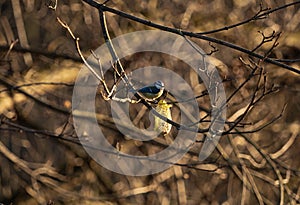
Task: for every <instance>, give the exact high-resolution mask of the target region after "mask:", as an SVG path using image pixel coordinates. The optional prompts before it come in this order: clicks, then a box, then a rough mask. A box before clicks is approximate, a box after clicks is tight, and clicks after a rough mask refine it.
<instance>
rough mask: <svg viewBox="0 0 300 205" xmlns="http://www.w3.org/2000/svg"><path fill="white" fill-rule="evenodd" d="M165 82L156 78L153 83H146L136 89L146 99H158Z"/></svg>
mask: <svg viewBox="0 0 300 205" xmlns="http://www.w3.org/2000/svg"><path fill="white" fill-rule="evenodd" d="M164 89H165V84H164V83H163V82H162V81H160V80H158V81H156V82H154V83H153V84H150V85H147V86H145V87H142V88H140V89H138V90H137V92H139V93H140V94H141V95H143V96H144V97H145V98H146V99H148V100H156V99H158V98H159V97H160V96H161V95H162V94H163V92H164Z"/></svg>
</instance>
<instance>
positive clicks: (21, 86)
mask: <svg viewBox="0 0 300 205" xmlns="http://www.w3.org/2000/svg"><path fill="white" fill-rule="evenodd" d="M49 3H50V2H48V1H34V0H0V12H1V15H0V16H1V17H0V45H1V53H0V57H1V59H0V120H1V121H0V202H1V203H4V204H47V203H48V204H203V205H205V204H214V205H217V204H223V205H229V204H258V202H261V201H263V202H264V203H265V204H279V202H280V200H281V198H282V197H281V196H280V194H281V192H280V186H279V183H281V184H283V186H284V190H283V196H284V200H283V201H284V204H299V203H300V188H299V187H300V178H299V174H300V160H299V158H298V156H299V154H300V149H299V148H300V140H299V130H300V128H299V114H300V92H299V91H300V78H299V75H298V74H295V73H293V72H291V71H288V70H285V69H283V68H280V67H278V66H274V65H271V64H263V66H264V68H265V70H264V71H265V72H266V76H267V81H268V82H267V85H268V87H270V86H271V85H272V84H274V85H275V87H276V89H278V91H277V92H276V93H274V94H271V95H269V96H267V97H266V98H264V99H262V100H261V101H260V102H259V103H258V105H257V107H256V108H255V109H254V110H253V111H252V112H250V113H249V115H248V116H247V118H246V120H245V122H248V123H249V122H251V123H253V124H258V125H262V124H264V123H266V122H268V121H270V120H271V119H273V118H274V117H275V116H277V115H278V114H280V111H281V109H282V108H283V106H284V104H285V103H287V108H286V110H285V112H284V114H283V115H282V117H281V118H280V119H279V120H277V121H275V122H274V123H272V124H271V125H269V126H268V127H266V128H265V129H263V130H260V131H259V132H255V133H250V134H245V136H243V135H239V134H237V135H231V137H232V141H230V140H229V138H227V136H224V137H223V138H222V140H221V141H220V146H222V147H223V149H224V151H225V152H226V153H227V155H228V156H229V159H225V158H224V155H222V154H220V153H218V152H217V151H215V152H214V153H213V155H212V156H210V157H209V158H208V159H207V160H206V161H204V162H201V163H199V162H198V161H197V155H196V154H195V153H198V151H199V149H200V145H197V146H196V147H195V148H194V150H193V153H189V154H187V155H186V157H185V158H184V159H182V160H181V161H180V163H181V164H182V166H178V165H174V166H172V167H171V168H169V169H168V170H166V171H164V172H162V173H158V174H154V175H151V176H147V177H129V176H123V175H120V174H116V173H113V172H111V171H109V170H107V169H105V168H103V167H101V166H100V165H98V164H97V163H96V162H95V161H93V159H91V158H90V157H89V156H88V155H87V153H86V152H85V151H84V149H83V148H82V146H81V145H80V143H78V138H77V136H76V133H75V132H74V129H73V126H72V116H71V113H70V111H71V97H72V86H73V84H74V81H75V79H76V75H77V72H78V71H79V70H80V68H81V66H82V64H81V61H80V59H79V56H78V54H77V52H76V48H75V46H74V42H73V40H72V39H71V37H70V35H69V34H68V32H67V31H66V30H65V29H64V28H62V26H61V25H60V24H59V23H58V22H57V21H56V17H57V16H58V17H60V18H61V19H62V20H63V21H65V22H66V23H67V24H68V25H69V26H70V28H71V30H72V31H73V33H74V34H75V35H76V36H77V37H79V38H80V46H81V49H82V51H83V53H84V55H85V56H88V55H90V52H89V50H90V49H95V48H97V47H99V46H100V45H101V44H102V43H103V42H104V40H103V35H102V31H101V28H100V24H99V14H98V11H97V10H96V9H95V8H92V7H90V6H89V5H87V4H86V3H83V2H82V1H80V0H58V5H57V9H56V11H54V10H51V9H49V8H48V7H47V5H49ZM259 3H260V1H242V0H230V1H221V0H217V1H211V2H209V1H203V0H197V1H196V0H195V1H178V0H174V1H169V0H168V1H165V0H164V1H163V0H161V1H159V0H149V1H144V0H143V1H133V0H130V1H129V0H128V1H122V0H112V1H109V2H108V3H107V6H109V7H112V8H115V9H117V10H121V11H124V12H127V13H130V14H133V15H135V16H137V17H141V18H143V19H147V20H150V21H153V22H155V23H159V24H163V25H165V26H169V27H175V28H181V29H183V30H188V31H191V32H195V33H197V32H204V31H210V30H213V29H217V28H221V27H224V26H228V25H231V24H234V23H237V22H240V21H243V20H245V19H248V18H251V17H252V16H253V15H255V14H256V13H257V12H258V11H259V9H260V6H259ZM287 3H290V1H280V2H279V1H262V5H263V8H266V7H270V8H276V7H278V6H281V5H284V4H287ZM299 8H300V4H297V5H294V6H290V7H287V8H284V9H281V10H279V11H277V12H274V13H272V14H270V15H269V16H268V17H267V18H265V19H262V20H256V21H252V22H250V23H248V24H245V25H243V26H240V27H236V28H233V29H230V30H228V31H221V32H217V33H214V34H210V36H211V37H215V38H220V39H222V40H225V41H229V42H231V43H234V44H237V45H239V46H242V47H245V48H248V49H249V50H251V49H253V48H255V47H256V46H257V45H258V44H259V43H260V42H261V39H262V35H261V34H260V33H259V32H258V31H261V32H263V33H264V34H265V35H266V36H268V35H270V34H272V32H273V31H276V32H282V34H281V37H280V39H279V41H278V42H279V45H278V46H277V47H276V48H275V49H274V50H273V51H272V52H271V54H270V56H269V57H272V58H278V59H300V20H299V19H300V9H299ZM106 17H107V24H108V28H109V32H110V34H111V37H112V38H113V37H115V36H118V35H121V34H124V33H128V32H133V31H137V30H143V29H151V28H149V27H147V26H145V25H142V24H139V23H137V22H133V21H130V20H127V19H124V18H121V17H119V16H117V15H115V14H111V13H107V14H106ZM16 39H18V42H15V43H16V44H15V45H14V48H15V50H14V49H12V50H9V49H8V47H9V46H10V45H11V43H12V42H14V41H15V40H16ZM191 40H193V41H194V42H196V43H197V44H198V45H199V46H200V47H201V48H203V49H204V50H205V51H206V52H210V51H211V49H212V47H211V46H210V45H209V43H208V42H206V41H203V40H199V39H194V38H193V39H191ZM213 46H215V47H217V48H218V51H217V52H215V53H214V54H213V55H212V57H213V58H214V61H213V62H214V63H215V64H216V66H217V68H218V69H219V72H220V75H221V77H222V78H223V79H230V81H229V82H226V83H224V86H225V89H226V93H227V94H228V96H229V95H230V94H231V93H232V92H233V91H234V90H235V89H236V88H237V87H238V86H239V85H240V84H241V82H243V81H244V80H245V79H246V78H247V76H248V75H249V69H247V68H246V66H245V65H244V64H242V63H241V62H240V61H239V60H238V58H239V57H243V58H244V59H247V55H245V54H243V53H239V52H237V51H234V50H232V49H230V48H227V47H225V46H221V45H216V44H213ZM270 46H271V42H270V43H265V44H264V45H263V46H262V47H260V48H259V49H258V50H257V51H256V52H258V53H260V54H264V53H265V52H266V51H267V50H268V49H269V48H270ZM25 51H26V52H25ZM166 59H167V58H165V57H164V56H162V57H159V56H155V55H154V56H151V57H149V56H147V55H134V56H132V57H131V58H128V59H126V61H124V65H125V68H126V69H127V70H126V71H130V70H131V69H135V68H138V67H142V66H147V65H151V64H152V63H155V64H156V65H157V64H159V65H169V66H170V65H173V64H172V62H171V63H170V62H168V61H167V60H166ZM173 63H174V62H173ZM287 64H288V65H290V66H293V67H295V68H298V69H300V66H299V61H296V62H288V63H287ZM175 67H176V66H175ZM174 70H175V71H176V72H177V73H178V74H180V75H182V76H183V77H184V79H186V80H187V81H188V82H191V83H193V82H194V81H192V79H193V78H192V77H191V76H192V74H190V72H186V71H185V70H182V69H178V66H177V67H176V69H175V68H174ZM108 78H109V76H108ZM253 80H254V79H253ZM109 83H111V81H109ZM194 83H195V82H194ZM197 83H199V82H196V84H197ZM195 86H196V85H195ZM254 88H255V82H254V81H253V82H252V81H250V83H249V84H247V85H246V86H245V87H243V89H241V90H239V92H238V93H237V94H236V95H235V98H234V99H233V101H232V102H231V103H230V104H229V105H228V116H229V117H230V116H231V115H232V114H234V113H235V112H236V111H237V110H239V109H240V108H241V107H242V106H244V105H243V102H245V101H246V100H245V99H249V96H251V93H252V92H253V89H254ZM197 89H198V87H197V86H196V87H195V93H197V92H199V90H197ZM198 94H199V93H198ZM206 99H208V98H203V99H202V98H201V99H199V103H203V104H204V107H205V106H206V107H207V108H209V105H208V104H207V100H206ZM98 103H99V104H98V105H99V106H103V105H104V104H105V103H107V102H104V101H103V100H99V102H98ZM137 106H140V107H137V108H136V109H135V110H134V111H133V115H137V114H138V112H139V110H141V105H137ZM144 111H145V110H144ZM99 112H101V110H100V111H99ZM145 112H146V111H145ZM174 112H176V111H174ZM102 114H105V116H107V117H104V118H103V119H102V120H100V121H99V123H100V124H101V126H102V127H103V129H104V130H105V132H106V133H107V134H108V135H109V137H108V138H109V139H110V140H111V141H112V143H115V144H116V143H117V142H120V143H123V144H122V146H123V147H125V148H124V149H125V150H126V146H128V147H127V149H131V147H129V146H132V144H130V143H126V139H124V136H122V135H121V134H120V133H119V132H118V131H117V130H115V126H114V125H113V124H112V123H110V122H109V119H110V116H109V114H107V113H105V112H104V111H103V113H102ZM172 114H173V115H175V118H176V116H177V115H179V114H178V113H177V114H176V113H172ZM133 118H134V117H133ZM241 129H242V128H241ZM245 130H247V129H246V128H245ZM228 137H230V136H228ZM244 137H248V138H251V139H252V140H253V141H254V142H255V143H256V144H257V145H259V147H255V146H253V145H251V144H250V143H249V142H248V141H247V140H245V138H244ZM61 138H63V139H61ZM136 146H137V147H138V148H137V149H139V146H141V145H136ZM155 146H157V147H158V148H157V147H155ZM141 147H142V146H141ZM161 148H162V147H161V146H159V145H156V144H150V145H148V146H147V145H146V149H148V150H151V149H153V150H156V149H161ZM236 150H238V151H239V154H236V153H235V151H236ZM260 151H261V152H260ZM262 153H263V154H262ZM268 159H269V160H270V161H268ZM272 165H274V166H272ZM274 167H275V168H274ZM248 172H249V173H248ZM278 172H279V174H280V175H281V176H282V179H281V180H280V182H279V181H278V179H277V178H278ZM239 174H240V175H239ZM260 197H261V198H262V199H259V198H260Z"/></svg>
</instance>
